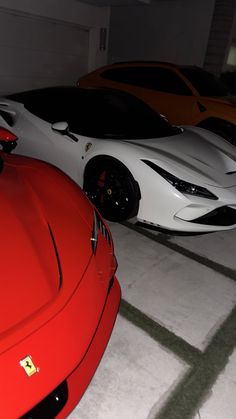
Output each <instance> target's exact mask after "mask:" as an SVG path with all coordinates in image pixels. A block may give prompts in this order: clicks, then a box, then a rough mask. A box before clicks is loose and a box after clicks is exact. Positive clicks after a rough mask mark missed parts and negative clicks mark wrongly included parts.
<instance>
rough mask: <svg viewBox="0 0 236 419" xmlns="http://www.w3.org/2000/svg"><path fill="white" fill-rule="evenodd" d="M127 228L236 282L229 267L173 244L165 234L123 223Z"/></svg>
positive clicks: (234, 272) (234, 273)
mask: <svg viewBox="0 0 236 419" xmlns="http://www.w3.org/2000/svg"><path fill="white" fill-rule="evenodd" d="M122 225H124V226H125V227H127V228H129V229H130V230H133V231H135V232H136V233H139V234H141V235H142V236H145V237H147V238H149V239H151V240H153V241H155V242H157V243H159V244H162V245H163V246H166V247H168V248H169V249H171V250H174V251H175V252H178V253H180V254H181V255H183V256H185V257H187V258H189V259H192V260H194V261H196V262H198V263H200V264H202V265H204V266H206V267H207V268H211V269H213V270H214V271H216V272H218V273H220V274H222V275H225V276H227V277H228V278H230V279H233V280H234V281H236V270H234V269H231V268H228V267H227V266H224V265H221V264H220V263H217V262H214V261H212V260H210V259H208V258H206V257H204V256H201V255H198V254H196V253H194V252H192V251H191V250H188V249H186V248H184V247H182V246H180V245H178V244H176V243H173V242H171V241H170V240H169V236H165V235H164V234H158V235H156V234H153V233H152V232H151V231H150V230H146V229H145V228H142V227H139V226H137V225H135V224H131V223H129V222H128V221H125V222H123V223H122Z"/></svg>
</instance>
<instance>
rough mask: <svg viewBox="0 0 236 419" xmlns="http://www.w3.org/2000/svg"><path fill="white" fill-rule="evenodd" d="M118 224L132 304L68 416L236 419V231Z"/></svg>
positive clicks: (122, 273)
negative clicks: (189, 231) (173, 231)
mask: <svg viewBox="0 0 236 419" xmlns="http://www.w3.org/2000/svg"><path fill="white" fill-rule="evenodd" d="M110 228H111V231H112V234H113V239H114V244H115V250H116V255H117V259H118V263H119V267H118V273H117V276H118V278H119V281H120V284H121V288H122V297H123V300H122V304H121V308H120V313H119V315H118V319H117V322H116V325H115V328H114V331H113V334H112V337H111V339H110V342H109V344H108V347H107V350H106V352H105V354H104V357H103V359H102V361H101V363H100V365H99V367H98V369H97V372H96V374H95V376H94V378H93V380H92V382H91V384H90V386H89V387H88V389H87V391H86V393H85V394H84V396H83V398H82V400H81V401H80V403H79V404H78V406H77V407H76V409H75V410H74V411H73V412H72V413H71V415H70V416H69V418H70V419H154V418H155V419H187V418H191V419H236V397H235V394H236V349H235V348H236V282H235V281H236V252H235V243H236V230H234V231H226V232H220V233H213V234H207V235H200V236H169V235H165V234H162V233H158V232H153V231H150V230H146V229H143V228H141V227H137V226H134V225H132V224H130V223H125V224H124V225H120V224H115V223H110Z"/></svg>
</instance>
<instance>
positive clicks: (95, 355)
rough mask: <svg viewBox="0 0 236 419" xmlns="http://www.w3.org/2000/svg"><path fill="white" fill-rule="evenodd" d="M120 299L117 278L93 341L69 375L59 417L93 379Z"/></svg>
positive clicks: (60, 418) (61, 417)
mask: <svg viewBox="0 0 236 419" xmlns="http://www.w3.org/2000/svg"><path fill="white" fill-rule="evenodd" d="M119 301H120V286H119V283H118V281H117V280H116V279H115V281H114V284H113V287H112V288H111V291H110V295H109V298H108V299H107V303H106V307H105V309H104V313H103V316H102V319H101V322H100V325H99V327H98V329H97V331H96V334H95V336H94V339H93V342H92V344H91V346H90V347H89V349H88V351H87V353H86V355H85V357H84V358H83V360H82V362H81V363H80V365H79V366H78V368H76V369H75V370H74V371H73V373H72V374H71V375H70V376H69V377H68V380H67V383H68V387H69V398H68V402H67V404H66V406H65V407H64V409H63V410H62V411H61V412H60V414H59V415H58V416H57V419H65V417H66V416H67V415H68V414H69V413H70V412H71V410H72V409H74V407H75V406H76V405H77V403H78V400H79V399H80V398H81V397H82V395H83V393H84V391H85V389H86V387H87V386H88V384H89V382H90V381H91V379H92V377H93V375H94V372H95V371H96V368H97V366H98V364H99V361H100V359H101V357H102V355H103V352H104V350H105V348H106V345H107V343H108V340H109V337H110V334H111V332H112V329H113V326H114V321H115V318H116V315H117V311H118V309H119Z"/></svg>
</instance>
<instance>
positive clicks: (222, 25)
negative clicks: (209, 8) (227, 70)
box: [204, 0, 236, 76]
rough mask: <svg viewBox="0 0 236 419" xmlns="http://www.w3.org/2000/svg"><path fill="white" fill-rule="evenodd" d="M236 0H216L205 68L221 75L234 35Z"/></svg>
mask: <svg viewBox="0 0 236 419" xmlns="http://www.w3.org/2000/svg"><path fill="white" fill-rule="evenodd" d="M235 10H236V0H216V1H215V8H214V12H213V16H212V23H211V29H210V34H209V40H208V45H207V50H206V55H205V61H204V68H205V69H206V70H208V71H210V72H211V73H213V74H215V75H216V76H219V75H220V74H221V72H222V69H223V67H224V64H225V60H226V59H227V56H228V52H229V47H230V43H231V37H232V27H233V21H234V14H235Z"/></svg>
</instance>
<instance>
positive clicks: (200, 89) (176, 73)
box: [77, 61, 236, 145]
mask: <svg viewBox="0 0 236 419" xmlns="http://www.w3.org/2000/svg"><path fill="white" fill-rule="evenodd" d="M77 84H78V85H79V86H103V87H104V86H107V87H113V88H116V89H121V90H125V91H127V92H129V93H132V94H133V95H135V96H137V97H138V98H139V99H142V100H143V101H144V102H146V103H147V104H149V105H150V106H151V107H152V108H153V109H155V110H156V111H158V112H160V113H162V114H164V115H165V116H166V117H167V118H168V119H169V120H170V122H171V123H172V124H175V125H197V126H200V127H203V128H206V129H208V130H210V131H213V132H215V133H217V134H219V135H221V136H222V137H224V138H225V139H226V140H228V141H229V142H231V143H232V144H234V145H236V102H234V100H233V98H232V97H231V96H230V95H229V93H228V92H227V89H226V87H225V86H224V85H223V84H222V83H220V82H219V81H218V80H217V79H216V78H215V77H214V76H213V75H212V74H210V73H208V72H207V71H205V70H203V69H201V68H198V67H194V66H182V65H176V64H170V63H164V62H152V61H139V62H138V61H136V62H121V63H116V64H111V65H108V66H105V67H102V68H99V69H97V70H95V71H93V72H91V73H89V74H87V75H84V76H83V77H81V78H80V79H79V80H78V82H77Z"/></svg>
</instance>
